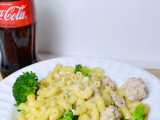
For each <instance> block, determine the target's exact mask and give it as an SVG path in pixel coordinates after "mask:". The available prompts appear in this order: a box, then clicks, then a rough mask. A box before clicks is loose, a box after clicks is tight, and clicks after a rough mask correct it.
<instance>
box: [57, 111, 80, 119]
mask: <svg viewBox="0 0 160 120" xmlns="http://www.w3.org/2000/svg"><path fill="white" fill-rule="evenodd" d="M58 120H78V116H76V115H73V112H72V110H67V111H65V112H64V114H63V115H62V117H61V118H59V119H58Z"/></svg>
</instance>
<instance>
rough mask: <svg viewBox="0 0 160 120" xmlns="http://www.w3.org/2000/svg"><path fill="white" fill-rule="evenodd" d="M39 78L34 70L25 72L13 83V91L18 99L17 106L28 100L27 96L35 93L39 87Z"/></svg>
mask: <svg viewBox="0 0 160 120" xmlns="http://www.w3.org/2000/svg"><path fill="white" fill-rule="evenodd" d="M38 84H39V83H38V78H37V75H36V74H35V73H33V72H25V73H23V74H22V75H20V76H19V77H18V78H17V79H16V82H15V83H14V84H13V87H12V93H13V96H14V98H15V100H16V104H15V106H19V105H20V104H21V103H24V102H26V100H27V96H28V95H30V94H35V93H36V91H37V89H38Z"/></svg>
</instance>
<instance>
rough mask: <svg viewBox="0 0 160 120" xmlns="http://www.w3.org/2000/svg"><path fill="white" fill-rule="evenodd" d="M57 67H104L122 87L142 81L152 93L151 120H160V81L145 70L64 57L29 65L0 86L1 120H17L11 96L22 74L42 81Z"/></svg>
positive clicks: (100, 60) (121, 64)
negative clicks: (132, 79)
mask: <svg viewBox="0 0 160 120" xmlns="http://www.w3.org/2000/svg"><path fill="white" fill-rule="evenodd" d="M57 63H61V64H62V65H71V66H75V65H76V64H80V63H82V64H83V65H87V66H89V67H102V68H103V69H104V70H105V72H106V74H107V75H108V76H109V77H110V78H111V79H112V80H114V81H115V83H116V84H117V86H120V85H121V84H123V83H124V82H125V80H126V79H127V78H129V77H141V78H142V79H143V80H144V81H145V84H146V86H147V88H148V91H149V94H148V97H147V98H146V99H144V101H143V102H145V103H147V104H149V106H150V108H151V111H150V114H149V118H148V120H159V119H160V117H159V114H160V93H159V92H160V81H159V79H157V78H156V77H154V76H153V75H151V74H149V73H147V72H146V71H144V70H142V69H139V68H136V67H134V66H131V65H128V64H125V63H122V62H118V61H115V60H109V59H101V58H86V57H62V58H56V59H51V60H47V61H42V62H39V63H36V64H33V65H30V66H28V67H26V68H23V69H21V70H19V71H17V72H15V73H13V74H12V75H10V76H8V77H7V78H6V79H4V80H3V81H2V82H1V83H0V120H15V119H16V116H17V112H16V111H17V110H16V108H15V107H14V103H15V100H14V98H13V96H12V85H13V83H14V82H15V80H16V78H17V77H18V76H19V75H20V74H22V72H26V71H33V72H35V73H36V74H37V75H38V78H39V79H42V78H43V77H45V76H46V75H47V73H48V72H49V71H51V70H52V69H53V68H54V67H55V65H56V64H57Z"/></svg>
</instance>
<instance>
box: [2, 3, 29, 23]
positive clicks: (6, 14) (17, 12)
mask: <svg viewBox="0 0 160 120" xmlns="http://www.w3.org/2000/svg"><path fill="white" fill-rule="evenodd" d="M25 7H26V5H21V6H11V7H10V8H8V9H7V10H0V20H5V21H9V20H11V21H14V20H23V19H26V18H27V16H26V12H25V11H24V9H25Z"/></svg>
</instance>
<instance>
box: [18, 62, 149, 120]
mask: <svg viewBox="0 0 160 120" xmlns="http://www.w3.org/2000/svg"><path fill="white" fill-rule="evenodd" d="M105 78H107V76H106V75H105V72H104V70H103V69H102V68H99V67H96V68H93V69H91V75H90V76H84V75H83V74H82V73H81V72H77V73H74V68H73V67H72V66H64V67H63V66H62V65H61V64H57V65H56V66H55V68H54V69H53V71H51V72H49V73H48V75H47V76H46V77H45V78H44V79H42V80H41V81H40V86H39V89H38V91H37V94H36V95H33V94H31V95H29V96H28V98H27V101H26V102H25V103H22V104H20V105H19V110H21V113H20V115H19V116H18V118H17V119H18V120H58V119H59V118H61V116H62V115H63V113H64V112H65V111H66V110H69V109H72V105H73V104H75V105H76V108H75V109H72V111H73V114H74V115H78V116H79V117H78V120H100V113H101V111H103V110H105V108H106V107H108V106H109V105H111V103H112V98H111V96H110V91H111V88H109V87H108V86H104V85H103V80H104V79H105ZM117 92H118V93H119V94H120V95H121V96H122V97H125V94H124V92H123V90H122V89H121V88H120V89H118V91H117ZM137 104H138V103H133V102H132V103H131V102H128V104H127V107H128V108H119V109H121V112H122V113H123V114H124V116H127V118H129V117H130V115H131V114H133V110H134V109H135V106H136V105H137ZM148 112H149V107H148V106H147V105H146V104H145V112H144V114H145V115H146V114H147V113H148Z"/></svg>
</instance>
